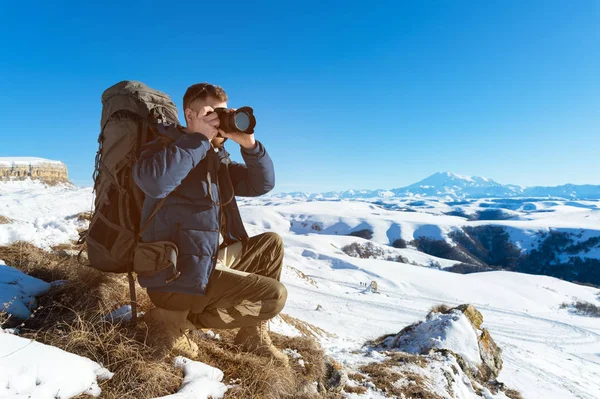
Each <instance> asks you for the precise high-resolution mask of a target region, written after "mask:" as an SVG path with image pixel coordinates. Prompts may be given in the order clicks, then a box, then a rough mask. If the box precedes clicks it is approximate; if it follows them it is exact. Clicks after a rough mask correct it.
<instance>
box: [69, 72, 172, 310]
mask: <svg viewBox="0 0 600 399" xmlns="http://www.w3.org/2000/svg"><path fill="white" fill-rule="evenodd" d="M158 123H170V124H176V125H179V121H178V119H177V108H176V107H175V104H174V103H173V101H171V99H170V98H169V96H167V95H166V94H164V93H161V92H159V91H157V90H153V89H151V88H149V87H148V86H146V85H145V84H143V83H141V82H136V81H123V82H119V83H117V84H116V85H114V86H112V87H110V88H108V89H107V90H106V91H105V92H104V93H103V94H102V119H101V121H100V128H101V130H100V136H99V137H98V143H99V149H98V152H97V154H96V165H95V170H94V175H93V178H94V192H95V194H96V198H95V201H94V212H93V215H92V219H91V222H90V226H89V228H88V230H86V231H84V232H82V233H81V237H80V240H79V243H80V244H83V243H86V244H87V254H88V260H89V265H88V266H90V267H92V268H94V269H97V270H100V271H103V272H112V273H129V278H130V288H131V291H132V292H131V295H132V307H133V308H135V283H134V281H133V276H132V262H133V252H134V249H135V246H136V244H137V241H138V235H139V233H140V218H141V211H142V204H143V202H144V193H143V192H142V191H141V190H140V189H139V188H138V187H137V185H136V184H135V182H134V181H133V165H134V163H135V162H136V160H137V159H138V157H139V154H140V150H141V147H142V146H143V145H144V144H146V143H147V142H150V141H152V140H154V139H156V138H157V137H158V131H157V125H158ZM162 203H164V202H161V204H160V205H162ZM157 211H158V209H155V210H154V212H153V213H152V216H153V215H155V214H156V212H157ZM148 222H149V220H148V221H146V224H147V223H148ZM132 313H133V315H134V318H135V309H132Z"/></svg>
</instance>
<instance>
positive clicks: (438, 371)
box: [347, 304, 520, 399]
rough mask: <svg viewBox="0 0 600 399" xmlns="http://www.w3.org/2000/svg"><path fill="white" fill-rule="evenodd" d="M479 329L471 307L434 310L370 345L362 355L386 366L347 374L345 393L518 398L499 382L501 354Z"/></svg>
mask: <svg viewBox="0 0 600 399" xmlns="http://www.w3.org/2000/svg"><path fill="white" fill-rule="evenodd" d="M482 323H483V315H482V314H481V312H479V310H477V309H476V308H475V307H474V306H473V305H469V304H465V305H460V306H457V307H454V308H451V307H449V306H446V305H441V306H436V307H434V308H433V309H432V311H431V312H430V313H429V314H428V315H427V318H426V319H425V320H424V321H422V322H418V323H415V324H412V325H410V326H407V327H405V328H403V329H402V330H401V331H400V332H399V333H398V334H391V335H387V336H384V337H381V338H379V339H377V340H375V341H372V342H368V343H367V345H366V347H365V349H366V350H368V351H373V352H378V355H377V356H373V357H374V358H375V357H379V358H382V359H384V360H383V361H379V362H374V363H370V364H367V365H365V366H362V367H361V368H360V369H359V370H358V373H351V374H349V375H350V380H351V381H349V382H348V384H347V387H349V389H350V390H351V391H352V392H357V391H356V390H357V389H360V388H361V387H362V388H366V387H368V386H369V384H372V385H374V386H375V387H377V389H378V390H381V391H382V392H384V393H386V394H391V395H392V396H394V397H419V398H432V399H433V398H435V399H440V398H456V399H458V398H463V397H466V396H464V394H465V392H468V393H469V395H468V397H481V398H486V399H500V398H502V399H504V398H506V397H509V398H520V395H519V394H518V392H516V391H512V390H509V389H507V387H506V386H505V385H504V384H502V383H501V382H498V381H497V378H498V374H499V373H500V370H501V369H502V350H501V349H500V348H499V347H498V345H496V343H495V342H494V340H493V339H492V336H491V335H490V332H489V331H488V330H486V329H485V328H482V327H481V326H482ZM382 355H383V356H382Z"/></svg>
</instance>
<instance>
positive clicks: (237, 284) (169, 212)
mask: <svg viewBox="0 0 600 399" xmlns="http://www.w3.org/2000/svg"><path fill="white" fill-rule="evenodd" d="M183 107H184V113H185V120H186V124H187V129H186V130H184V131H182V129H177V128H175V127H173V126H167V125H161V126H159V131H160V134H161V136H162V137H160V138H159V139H158V140H155V141H153V142H151V143H148V144H147V145H146V146H145V147H144V148H143V150H142V153H141V155H140V159H139V160H138V161H137V162H136V164H135V167H134V180H135V182H136V183H137V185H138V186H139V187H140V189H141V190H142V191H144V193H145V194H146V200H145V202H144V208H143V213H142V223H143V222H144V221H145V220H146V219H148V216H149V215H150V214H151V213H152V212H153V210H154V208H155V206H156V204H157V203H158V202H159V201H160V199H162V198H165V197H166V200H165V203H164V205H163V206H162V207H161V208H160V210H159V211H158V212H157V213H156V215H155V216H154V217H153V218H152V219H151V222H150V224H149V227H148V229H147V230H146V232H145V233H144V235H143V236H142V241H143V242H154V241H171V242H173V243H175V244H176V245H177V247H178V257H177V269H178V270H177V272H178V273H180V274H179V275H177V274H173V271H166V272H165V273H167V274H164V275H162V274H160V273H159V275H155V276H152V277H142V276H138V280H139V283H140V285H142V286H143V287H146V288H147V290H148V294H149V296H150V299H151V300H152V302H153V303H154V305H155V306H156V308H154V309H152V310H150V311H149V312H148V313H147V314H146V315H145V317H144V319H145V320H146V322H147V323H148V324H149V325H150V326H151V327H154V328H156V329H158V330H159V331H160V332H161V334H162V335H163V336H164V338H165V341H166V342H165V343H166V345H168V346H169V348H170V349H171V348H173V349H178V350H180V351H183V352H184V353H186V354H188V355H190V356H194V355H195V354H196V353H197V350H198V348H197V346H196V345H195V344H193V343H192V342H190V341H189V340H187V339H186V337H184V332H185V330H188V329H200V328H217V329H229V328H240V330H239V332H238V333H237V335H236V337H235V343H236V344H238V345H240V346H241V347H242V349H244V350H247V351H252V352H255V353H257V354H260V355H266V356H271V357H273V358H274V359H275V360H277V361H280V362H282V363H284V364H287V363H288V359H287V357H286V355H285V354H283V353H282V352H281V351H280V350H279V349H277V348H275V347H274V346H273V344H272V342H271V339H270V337H269V335H268V333H267V329H266V321H267V320H269V319H271V318H272V317H274V316H275V315H277V314H278V313H279V312H280V311H281V310H282V309H283V306H284V305H285V301H286V299H287V291H286V288H285V286H284V285H283V284H281V283H280V282H279V279H280V275H281V268H282V262H283V244H282V241H281V237H279V236H278V235H277V234H275V233H266V234H261V235H258V236H255V237H248V234H247V233H246V231H245V229H244V225H243V223H242V219H241V216H240V213H239V210H238V207H237V204H236V200H235V196H245V197H254V196H259V195H263V194H266V193H267V192H269V191H270V190H272V189H273V187H274V185H275V173H274V169H273V162H272V161H271V158H270V157H269V155H268V154H267V151H266V150H265V148H264V146H263V145H262V144H261V143H260V142H259V141H257V140H256V139H255V138H254V134H250V135H248V134H244V133H237V132H225V131H223V130H221V129H220V128H219V118H218V115H217V113H216V112H213V111H214V109H215V108H218V107H227V95H226V94H225V91H223V89H222V88H221V87H218V86H213V85H211V84H208V83H200V84H195V85H193V86H191V87H189V88H188V90H187V91H186V93H185V96H184V98H183ZM226 139H230V140H232V141H234V142H236V143H237V144H239V145H240V147H241V153H242V157H243V159H244V161H245V164H238V163H235V162H230V160H229V153H228V152H227V151H225V149H224V148H223V143H224V141H225V140H226ZM169 273H170V274H169Z"/></svg>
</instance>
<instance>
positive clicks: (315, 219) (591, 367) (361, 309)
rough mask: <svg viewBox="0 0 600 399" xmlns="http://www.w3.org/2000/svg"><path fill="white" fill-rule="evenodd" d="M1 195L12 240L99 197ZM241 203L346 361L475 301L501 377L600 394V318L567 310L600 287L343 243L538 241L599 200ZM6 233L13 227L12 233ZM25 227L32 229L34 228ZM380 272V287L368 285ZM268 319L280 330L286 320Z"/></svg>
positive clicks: (69, 217) (524, 386)
mask: <svg viewBox="0 0 600 399" xmlns="http://www.w3.org/2000/svg"><path fill="white" fill-rule="evenodd" d="M0 194H1V195H0V215H2V214H5V215H6V216H8V217H11V218H12V219H15V222H13V223H11V224H8V225H0V237H4V242H8V241H11V240H14V239H19V238H26V239H31V240H33V241H34V242H38V243H39V244H40V245H46V246H48V245H49V244H50V243H56V242H58V241H61V240H63V241H66V240H69V239H73V238H76V234H75V233H76V231H75V229H76V227H77V223H76V222H74V221H73V215H76V214H77V213H79V212H82V211H86V210H89V206H90V204H91V191H90V190H89V189H66V188H65V189H60V188H59V189H56V190H49V191H43V190H42V189H41V188H40V187H38V186H36V185H33V186H31V185H28V186H22V187H21V188H18V187H17V186H13V185H8V186H7V185H4V186H3V185H1V184H0ZM65 204H67V205H65ZM490 206H496V207H500V208H502V209H503V210H505V211H506V212H507V213H509V214H510V215H511V217H512V219H510V220H498V221H481V220H478V221H477V220H473V221H470V220H468V219H467V218H465V217H461V216H453V215H446V214H445V213H448V212H452V211H456V210H458V209H460V210H461V211H462V212H463V213H464V214H472V213H474V212H476V211H478V210H481V209H489V207H490ZM240 207H241V212H242V216H243V218H244V221H245V223H246V227H247V229H248V232H249V234H251V235H253V234H258V233H261V232H264V231H276V232H278V233H279V234H280V235H281V236H282V237H283V239H284V243H285V250H286V256H285V270H284V273H283V276H282V279H283V282H284V283H285V284H286V286H287V287H288V291H289V299H288V303H287V305H286V308H285V310H284V312H286V313H288V314H290V315H292V316H294V317H297V318H300V319H302V320H306V321H308V322H310V323H312V324H314V325H316V326H318V327H321V328H323V329H325V330H326V331H328V332H331V333H334V334H336V337H334V338H323V342H322V344H323V346H324V348H325V350H326V351H327V352H328V353H329V354H331V355H332V356H333V357H334V358H335V359H336V360H338V361H339V362H341V363H343V364H344V366H345V367H347V368H349V369H350V370H353V369H356V368H358V367H359V366H360V365H361V364H365V363H368V362H372V361H374V360H376V359H375V358H374V357H373V356H374V354H373V352H366V351H364V349H363V344H364V343H365V341H366V340H369V339H374V338H377V337H379V336H381V335H384V334H396V333H397V332H398V331H400V330H401V329H402V328H403V327H405V326H407V325H409V324H411V323H413V322H415V321H419V320H422V319H423V318H424V317H425V315H426V314H427V312H428V310H429V309H430V308H431V307H432V306H434V305H437V304H439V303H447V304H449V305H458V304H462V303H471V304H473V305H475V306H476V307H477V308H478V309H479V310H480V311H481V312H482V314H483V316H484V320H485V321H484V325H483V327H485V328H487V329H489V331H490V333H491V335H492V336H493V337H494V340H495V341H496V343H497V344H498V345H499V346H500V347H501V348H502V349H503V360H504V369H503V370H502V372H501V373H500V376H499V379H500V380H501V381H503V382H505V383H506V384H507V385H508V386H510V387H512V388H516V389H518V390H520V391H521V392H522V393H523V395H524V397H525V398H528V399H529V398H534V399H535V398H544V399H548V398H557V399H558V398H560V399H563V398H583V399H593V398H598V397H600V357H599V356H598V354H599V353H600V319H598V318H591V317H585V316H581V315H577V314H573V313H570V312H569V310H568V309H563V308H561V304H563V303H564V302H568V303H571V302H573V301H585V302H589V303H592V304H596V305H600V292H599V290H598V289H596V288H590V287H584V286H580V285H576V284H572V283H569V282H566V281H562V280H559V279H556V278H552V277H546V276H535V275H525V274H519V273H513V272H505V271H495V272H488V273H476V274H469V275H462V274H454V273H448V272H445V271H443V270H439V269H437V268H431V267H422V266H416V265H414V264H408V263H403V262H398V261H386V260H380V259H359V258H354V257H350V256H348V255H346V254H345V253H344V252H343V251H341V248H342V247H343V246H345V245H347V244H350V243H352V242H363V243H364V242H373V243H374V245H379V246H385V245H389V244H390V243H391V242H392V240H395V239H397V238H403V239H406V240H412V239H414V238H415V237H421V236H430V237H438V238H442V239H445V238H447V237H448V235H449V234H450V232H452V231H453V230H455V229H457V228H460V227H461V226H465V225H469V226H470V225H473V226H477V225H481V224H489V223H493V224H497V225H502V226H506V227H507V228H508V231H509V233H510V235H511V237H512V238H513V239H514V240H516V241H519V242H521V243H522V246H523V247H531V245H532V244H534V245H535V242H536V241H535V234H537V232H538V231H539V230H545V231H548V230H549V229H550V228H551V227H552V228H557V229H568V230H572V231H576V232H578V233H579V232H580V231H581V230H583V231H584V233H582V239H583V238H584V237H587V236H591V235H593V234H595V233H594V232H597V231H598V226H599V225H600V210H599V209H600V208H599V207H598V202H594V201H549V200H548V201H532V200H531V199H518V200H516V199H515V200H514V201H513V200H510V201H505V200H502V201H500V202H498V201H497V200H495V199H481V200H477V201H464V202H443V201H440V200H435V199H428V200H419V201H414V200H408V199H406V200H404V199H403V200H394V199H390V200H389V201H384V202H379V201H377V202H373V201H315V202H305V201H296V200H293V199H276V198H272V197H271V198H258V199H244V200H241V201H240ZM36 219H41V220H47V219H51V220H53V221H54V223H55V224H43V223H37V224H36V222H35V220H36ZM13 225H14V226H13ZM11 226H13V227H11ZM55 226H63V227H65V229H64V230H61V229H55ZM25 229H29V230H25ZM361 229H370V230H372V231H373V237H372V238H371V240H370V241H367V240H365V239H362V238H358V237H350V236H345V235H343V234H347V233H349V232H353V231H357V230H361ZM7 231H12V232H13V234H12V235H10V236H8V235H6V232H7ZM22 231H30V232H31V233H30V236H25V235H23V234H21V233H20V232H22ZM3 233H4V234H5V235H4V236H2V234H3ZM392 249H393V250H396V249H395V248H392ZM397 250H398V251H400V252H398V253H399V254H401V255H402V256H404V257H405V258H407V259H410V262H413V263H415V264H417V265H423V266H428V265H429V264H430V263H431V262H430V261H435V258H433V257H431V256H429V255H425V254H423V253H421V252H418V251H416V250H415V249H414V248H410V247H409V248H403V249H397ZM592 254H593V253H592ZM441 266H445V265H441ZM372 281H375V282H376V283H377V287H378V288H377V291H378V293H376V292H373V291H372V290H371V289H367V288H366V287H367V286H368V285H369V284H370V283H371V282H372ZM272 328H274V329H275V330H277V328H278V325H277V324H275V325H273V326H272ZM354 397H356V398H358V397H359V396H354ZM363 397H364V396H363Z"/></svg>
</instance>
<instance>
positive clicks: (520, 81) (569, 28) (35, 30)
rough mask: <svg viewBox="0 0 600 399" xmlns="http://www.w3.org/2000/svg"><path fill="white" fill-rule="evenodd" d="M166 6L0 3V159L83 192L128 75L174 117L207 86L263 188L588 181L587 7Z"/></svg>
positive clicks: (593, 83) (597, 178)
mask: <svg viewBox="0 0 600 399" xmlns="http://www.w3.org/2000/svg"><path fill="white" fill-rule="evenodd" d="M117 4H118V7H119V8H118V9H119V10H120V11H119V14H118V15H117V14H115V13H113V11H114V10H115V9H116V8H115V7H114V6H116V5H117ZM317 4H318V5H319V6H318V7H317V6H316V5H317ZM172 7H173V8H172V10H171V11H172V12H170V13H168V14H165V15H161V17H160V20H159V21H157V23H153V24H148V23H146V22H145V21H153V20H154V19H156V18H153V17H155V16H154V14H153V11H152V7H137V6H136V5H133V4H127V5H123V4H121V3H117V2H114V3H113V2H111V1H109V2H108V3H106V2H105V3H103V4H102V5H101V6H95V5H90V4H80V3H75V2H73V3H72V4H66V3H65V4H64V5H63V7H56V5H53V4H48V3H43V2H40V3H39V4H37V5H35V6H34V7H32V6H30V5H29V6H27V7H25V6H24V5H20V4H16V3H11V4H4V5H2V6H0V8H1V9H2V10H3V15H5V23H4V24H3V25H2V26H1V27H0V37H2V38H3V39H4V40H3V42H4V43H5V44H6V48H5V50H4V51H3V52H2V55H0V73H1V74H2V75H3V76H4V77H5V79H3V81H2V82H0V90H1V92H2V93H3V96H2V98H0V109H1V110H2V111H0V115H1V116H2V120H3V125H2V127H1V128H0V157H11V156H26V157H42V158H48V159H56V160H61V161H63V162H64V163H65V164H66V165H67V168H68V169H69V174H70V177H71V179H72V181H73V182H74V183H75V184H77V185H79V186H86V185H87V186H89V185H91V184H92V178H91V176H92V173H93V165H94V157H95V154H96V151H97V148H98V144H97V137H98V133H99V119H100V111H101V104H100V96H101V94H102V92H103V91H104V90H105V89H106V88H108V87H109V86H111V85H113V84H115V83H116V82H118V81H121V80H125V79H132V80H140V81H142V82H144V83H147V84H148V85H150V86H151V87H153V88H155V89H158V90H161V91H163V92H165V93H167V94H169V95H170V96H171V98H172V99H173V101H174V102H175V103H176V104H177V105H178V108H179V114H180V116H181V115H182V110H181V98H182V96H183V93H184V92H185V90H186V88H187V87H188V86H189V85H191V84H193V83H197V82H200V81H209V82H212V83H215V84H219V85H221V86H223V87H224V89H225V90H226V91H227V93H228V95H229V98H230V101H229V106H230V107H239V106H242V105H250V106H252V107H253V108H254V109H255V112H256V115H257V128H256V131H257V134H256V138H257V139H258V140H259V141H261V142H263V144H265V147H266V148H267V150H268V152H269V154H270V155H271V157H272V158H273V160H274V163H275V170H276V176H277V181H276V187H275V190H274V191H273V192H274V193H279V192H310V193H318V192H328V191H345V190H349V189H355V190H357V189H361V190H362V189H366V190H377V189H386V188H385V187H392V188H398V187H405V186H407V185H410V184H413V183H415V182H417V181H420V180H422V179H423V176H430V175H432V174H434V173H436V172H438V171H446V170H450V171H453V172H454V173H457V174H460V175H466V176H486V177H489V178H491V179H493V180H494V181H496V182H502V183H501V184H515V185H520V186H524V187H531V186H560V185H564V184H592V185H597V184H600V162H598V160H597V152H598V148H600V124H599V123H598V122H599V121H600V95H599V94H598V93H600V76H599V75H598V73H597V71H598V70H600V50H599V48H598V46H597V43H598V42H600V24H598V23H597V21H598V20H599V17H600V3H599V2H596V1H593V0H584V1H580V2H576V3H572V4H565V3H564V2H560V1H558V0H553V1H537V0H536V1H532V2H528V3H526V4H522V3H521V2H517V1H509V2H502V1H492V2H486V3H485V4H482V3H479V2H476V1H464V2H460V3H459V2H456V3H454V2H453V3H439V2H434V1H425V2H418V3H417V2H415V3H412V2H392V1H390V2H387V1H383V2H380V3H378V4H377V7H372V8H368V9H365V8H364V6H363V5H362V3H357V2H345V3H344V7H343V8H340V7H337V6H336V5H334V4H326V5H325V4H321V3H315V6H312V5H311V4H306V3H303V4H302V5H297V4H288V3H283V4H282V3H272V4H260V5H249V4H247V3H241V2H239V3H235V2H234V3H231V4H230V5H228V7H232V8H235V9H236V10H237V12H236V13H233V15H228V18H229V19H228V22H227V24H223V22H222V21H220V20H219V19H218V18H213V17H211V18H204V17H203V16H206V15H211V16H215V15H222V7H221V6H219V5H218V4H198V3H194V2H183V3H177V4H173V5H172ZM25 13H26V17H25ZM128 13H130V14H131V15H134V14H135V15H138V16H139V18H138V19H127V18H124V19H123V18H121V16H122V15H127V14H128ZM25 18H26V19H27V21H28V24H26V25H24V24H22V23H21V21H23V20H24V19H25ZM198 24H202V29H198V27H197V26H198ZM140 35H141V36H143V37H153V40H152V41H146V40H139V38H140V37H141V36H140ZM207 59H210V60H211V61H210V62H207ZM33 94H35V95H39V96H40V97H41V98H43V99H44V101H42V103H41V105H42V106H39V107H36V106H35V105H32V101H31V96H32V95H33ZM180 119H181V118H180ZM233 144H234V143H228V144H227V150H228V151H229V152H230V153H231V154H232V159H233V160H234V161H238V162H239V161H241V156H240V153H239V149H238V148H237V146H236V145H233ZM390 189H391V188H390Z"/></svg>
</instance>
